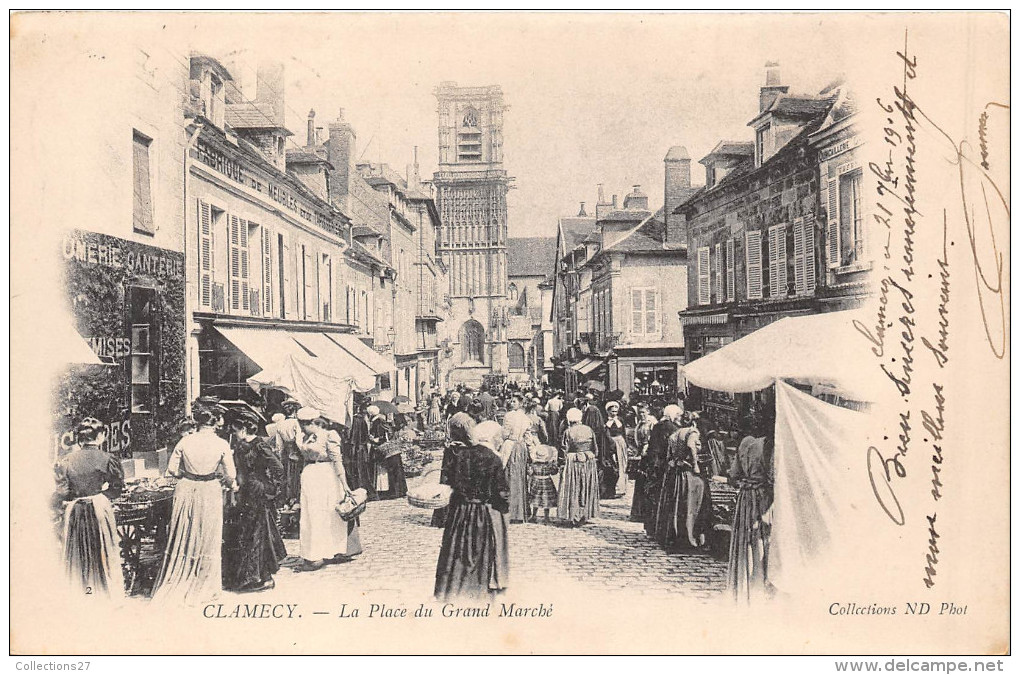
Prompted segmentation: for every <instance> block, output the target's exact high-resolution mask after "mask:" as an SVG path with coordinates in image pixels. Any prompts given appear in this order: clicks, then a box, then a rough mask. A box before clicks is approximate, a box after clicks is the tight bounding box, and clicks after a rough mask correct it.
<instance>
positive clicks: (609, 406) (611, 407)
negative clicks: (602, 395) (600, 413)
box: [606, 401, 620, 412]
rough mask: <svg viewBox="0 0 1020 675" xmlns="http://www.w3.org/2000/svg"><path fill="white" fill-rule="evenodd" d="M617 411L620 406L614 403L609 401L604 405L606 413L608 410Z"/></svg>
mask: <svg viewBox="0 0 1020 675" xmlns="http://www.w3.org/2000/svg"><path fill="white" fill-rule="evenodd" d="M619 409H620V404H619V403H617V402H616V401H610V402H609V403H607V404H606V412H609V411H610V410H619Z"/></svg>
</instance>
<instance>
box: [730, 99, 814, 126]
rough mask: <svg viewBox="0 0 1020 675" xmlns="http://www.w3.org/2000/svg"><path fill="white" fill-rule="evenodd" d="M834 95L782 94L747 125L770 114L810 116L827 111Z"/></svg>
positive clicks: (751, 124)
mask: <svg viewBox="0 0 1020 675" xmlns="http://www.w3.org/2000/svg"><path fill="white" fill-rule="evenodd" d="M833 98H834V97H833V96H825V97H820V96H794V95H790V94H782V95H780V96H777V97H776V100H774V101H772V103H771V104H770V105H769V107H768V108H766V109H765V110H763V111H761V113H759V114H758V115H757V116H755V118H754V119H753V120H751V121H750V122H748V123H747V126H753V125H754V123H755V122H757V121H758V120H760V119H761V118H762V117H764V116H765V115H768V114H770V113H771V114H773V115H776V116H779V117H801V118H810V117H814V116H815V115H819V114H821V113H824V112H827V111H828V110H829V106H830V105H832V102H833Z"/></svg>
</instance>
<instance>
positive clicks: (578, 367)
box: [571, 357, 602, 375]
mask: <svg viewBox="0 0 1020 675" xmlns="http://www.w3.org/2000/svg"><path fill="white" fill-rule="evenodd" d="M601 365H602V359H596V358H591V357H588V358H586V359H583V360H581V361H579V362H577V363H575V364H574V365H572V366H571V369H572V370H575V371H577V372H578V373H580V374H581V375H587V374H588V373H590V372H592V371H593V370H595V369H596V368H598V367H599V366H601Z"/></svg>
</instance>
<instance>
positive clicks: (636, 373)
mask: <svg viewBox="0 0 1020 675" xmlns="http://www.w3.org/2000/svg"><path fill="white" fill-rule="evenodd" d="M683 363H684V355H683V347H681V346H678V345H663V346H660V347H627V346H620V347H616V348H615V349H614V350H613V352H612V353H611V354H610V356H609V388H610V389H619V390H621V391H623V392H624V393H625V394H627V396H628V397H629V398H631V399H632V400H637V399H644V400H653V399H662V400H675V399H676V396H677V392H679V391H680V388H679V383H680V367H681V366H682V365H683Z"/></svg>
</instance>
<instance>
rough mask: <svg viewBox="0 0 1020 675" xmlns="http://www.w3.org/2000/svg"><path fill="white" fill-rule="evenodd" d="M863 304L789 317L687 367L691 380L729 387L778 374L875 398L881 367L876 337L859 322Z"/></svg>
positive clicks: (758, 383)
mask: <svg viewBox="0 0 1020 675" xmlns="http://www.w3.org/2000/svg"><path fill="white" fill-rule="evenodd" d="M855 320H857V321H859V322H861V324H862V325H865V326H866V325H868V317H867V314H866V313H864V312H861V311H860V310H849V311H842V312H827V313H824V314H809V315H806V316H796V317H786V318H783V319H779V320H778V321H775V322H774V323H771V324H769V325H768V326H765V327H764V328H761V329H759V330H756V331H755V332H753V333H751V334H750V335H746V336H744V337H742V338H740V339H739V340H736V341H734V342H731V343H730V344H728V345H725V346H723V347H720V348H719V349H717V350H716V351H714V352H712V353H711V354H708V355H706V356H703V357H701V358H700V359H695V360H694V361H692V362H690V363H689V364H687V365H685V366H684V367H683V377H684V378H685V379H686V380H687V381H688V382H690V383H691V384H693V385H695V386H698V387H702V388H703V389H712V390H715V391H728V392H735V393H736V392H751V391H758V390H760V389H764V388H765V387H768V386H770V385H771V384H773V383H774V382H776V381H777V380H780V379H782V380H789V381H791V382H796V383H798V384H806V385H812V386H817V385H829V386H831V387H833V388H834V390H837V391H839V392H840V393H841V395H842V396H843V397H844V398H850V399H853V400H857V401H872V400H874V397H873V395H872V392H874V391H875V389H874V387H873V384H874V377H873V376H874V373H875V372H877V371H878V367H877V365H876V366H874V367H869V366H871V365H873V364H874V362H875V358H874V355H873V354H872V353H871V350H870V343H869V342H868V340H867V339H866V338H865V337H864V336H863V335H861V334H860V333H859V332H858V331H857V329H856V328H854V321H855Z"/></svg>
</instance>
